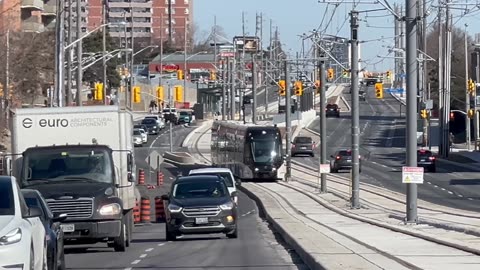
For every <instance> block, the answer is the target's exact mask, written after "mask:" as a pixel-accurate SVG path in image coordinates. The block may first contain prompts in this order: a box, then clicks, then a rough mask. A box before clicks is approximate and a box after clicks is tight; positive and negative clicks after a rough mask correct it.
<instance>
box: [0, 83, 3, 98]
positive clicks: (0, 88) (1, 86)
mask: <svg viewBox="0 0 480 270" xmlns="http://www.w3.org/2000/svg"><path fill="white" fill-rule="evenodd" d="M0 97H3V84H1V83H0Z"/></svg>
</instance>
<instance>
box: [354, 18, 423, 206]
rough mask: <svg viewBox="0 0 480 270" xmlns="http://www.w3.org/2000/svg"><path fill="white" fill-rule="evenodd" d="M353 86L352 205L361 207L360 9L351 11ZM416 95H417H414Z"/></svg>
mask: <svg viewBox="0 0 480 270" xmlns="http://www.w3.org/2000/svg"><path fill="white" fill-rule="evenodd" d="M350 29H351V41H350V43H351V44H350V45H351V55H352V60H351V61H352V62H351V87H352V197H351V202H350V203H351V207H352V208H360V197H359V195H360V159H359V156H360V151H359V149H360V147H359V146H360V128H359V124H360V115H359V113H360V110H359V105H360V101H359V97H358V95H359V89H358V11H355V10H352V11H351V12H350ZM414 97H416V95H414Z"/></svg>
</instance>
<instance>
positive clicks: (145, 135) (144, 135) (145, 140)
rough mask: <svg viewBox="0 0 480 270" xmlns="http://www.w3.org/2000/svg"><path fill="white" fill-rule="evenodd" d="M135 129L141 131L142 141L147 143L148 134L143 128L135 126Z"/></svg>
mask: <svg viewBox="0 0 480 270" xmlns="http://www.w3.org/2000/svg"><path fill="white" fill-rule="evenodd" d="M133 130H134V131H135V130H138V131H139V132H140V135H141V136H142V142H144V143H146V142H147V141H148V134H147V132H146V131H145V130H144V129H143V128H138V129H137V128H135V129H133Z"/></svg>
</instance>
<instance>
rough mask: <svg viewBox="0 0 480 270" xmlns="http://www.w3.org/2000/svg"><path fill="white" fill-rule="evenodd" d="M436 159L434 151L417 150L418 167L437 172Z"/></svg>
mask: <svg viewBox="0 0 480 270" xmlns="http://www.w3.org/2000/svg"><path fill="white" fill-rule="evenodd" d="M435 161H436V158H435V156H434V155H433V153H432V151H430V150H426V149H419V150H417V166H418V167H423V168H425V169H426V170H427V171H429V172H436V171H437V167H436V164H435Z"/></svg>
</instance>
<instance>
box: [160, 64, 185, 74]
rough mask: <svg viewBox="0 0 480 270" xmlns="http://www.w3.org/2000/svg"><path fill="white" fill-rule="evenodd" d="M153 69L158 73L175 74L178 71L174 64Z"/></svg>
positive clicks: (178, 67) (177, 66)
mask: <svg viewBox="0 0 480 270" xmlns="http://www.w3.org/2000/svg"><path fill="white" fill-rule="evenodd" d="M155 69H156V70H157V71H158V72H162V71H164V72H175V71H177V70H179V69H180V66H179V65H175V64H167V65H161V66H160V65H157V66H156V67H155Z"/></svg>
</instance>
